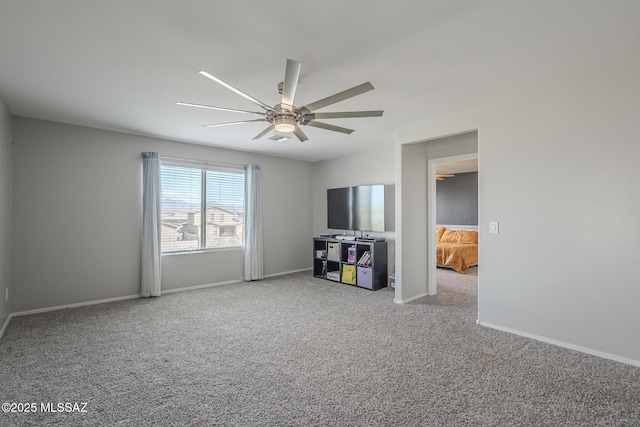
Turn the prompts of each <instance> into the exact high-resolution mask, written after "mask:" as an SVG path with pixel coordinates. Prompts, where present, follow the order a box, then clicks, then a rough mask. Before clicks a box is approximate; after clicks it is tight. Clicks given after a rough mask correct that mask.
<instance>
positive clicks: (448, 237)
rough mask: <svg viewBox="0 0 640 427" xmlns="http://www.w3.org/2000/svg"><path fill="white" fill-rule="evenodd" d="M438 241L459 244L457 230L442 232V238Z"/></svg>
mask: <svg viewBox="0 0 640 427" xmlns="http://www.w3.org/2000/svg"><path fill="white" fill-rule="evenodd" d="M440 241H441V242H449V243H460V233H459V230H444V233H442V237H441V238H440Z"/></svg>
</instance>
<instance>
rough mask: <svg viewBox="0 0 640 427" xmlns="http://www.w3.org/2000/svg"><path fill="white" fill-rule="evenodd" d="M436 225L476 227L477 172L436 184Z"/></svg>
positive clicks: (460, 175)
mask: <svg viewBox="0 0 640 427" xmlns="http://www.w3.org/2000/svg"><path fill="white" fill-rule="evenodd" d="M436 223H438V224H449V225H457V224H459V225H478V172H467V173H457V174H455V176H454V177H450V178H446V179H444V180H443V181H437V182H436Z"/></svg>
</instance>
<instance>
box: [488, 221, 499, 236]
mask: <svg viewBox="0 0 640 427" xmlns="http://www.w3.org/2000/svg"><path fill="white" fill-rule="evenodd" d="M499 232H500V231H499V228H498V222H497V221H494V222H490V223H489V233H490V234H498V233H499Z"/></svg>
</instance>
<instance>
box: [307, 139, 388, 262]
mask: <svg viewBox="0 0 640 427" xmlns="http://www.w3.org/2000/svg"><path fill="white" fill-rule="evenodd" d="M393 159H394V146H393V141H389V144H388V145H386V146H383V147H377V148H371V149H370V150H367V151H366V152H363V153H357V154H354V155H351V156H344V157H340V158H337V159H333V160H325V161H322V162H317V163H314V166H313V235H315V236H317V235H318V234H320V233H324V232H328V231H329V230H328V229H327V189H329V188H339V187H350V186H356V185H367V184H385V229H386V232H385V233H370V234H371V235H372V236H373V235H376V236H383V237H385V238H386V239H387V252H388V258H389V259H388V264H387V265H388V268H389V271H390V272H391V271H393V270H394V264H395V262H394V261H395V206H394V203H395V200H394V199H395V185H394V183H395V180H394V170H395V169H394V162H393ZM333 232H334V233H335V232H336V231H335V230H333ZM309 248H311V241H310V242H309ZM309 261H310V262H311V250H310V249H309Z"/></svg>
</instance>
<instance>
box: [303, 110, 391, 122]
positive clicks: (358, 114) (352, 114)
mask: <svg viewBox="0 0 640 427" xmlns="http://www.w3.org/2000/svg"><path fill="white" fill-rule="evenodd" d="M382 113H383V110H377V111H343V112H335V113H309V114H305V115H304V118H305V120H306V121H311V120H315V119H345V118H350V117H354V118H357V117H380V116H382Z"/></svg>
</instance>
